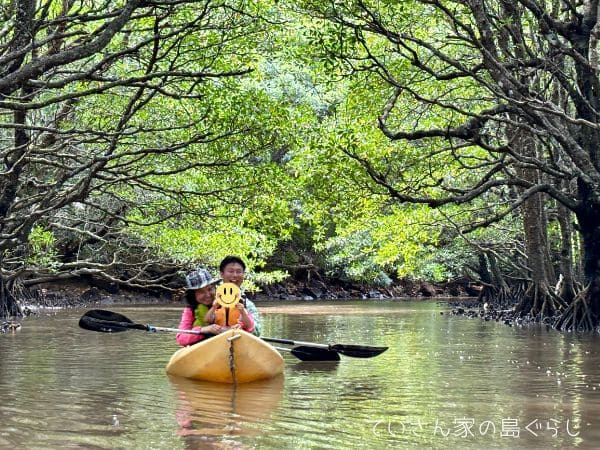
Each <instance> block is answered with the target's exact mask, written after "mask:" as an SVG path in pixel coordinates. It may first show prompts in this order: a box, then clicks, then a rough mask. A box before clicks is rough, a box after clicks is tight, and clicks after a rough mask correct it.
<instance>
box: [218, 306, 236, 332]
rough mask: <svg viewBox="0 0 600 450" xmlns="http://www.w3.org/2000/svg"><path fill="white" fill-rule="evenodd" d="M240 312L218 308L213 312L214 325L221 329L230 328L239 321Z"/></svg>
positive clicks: (233, 309) (234, 309)
mask: <svg viewBox="0 0 600 450" xmlns="http://www.w3.org/2000/svg"><path fill="white" fill-rule="evenodd" d="M240 316H241V314H240V312H239V310H238V309H237V308H225V307H223V306H221V307H219V308H217V309H216V311H215V323H216V324H217V325H221V326H222V327H224V326H227V327H232V326H234V325H237V324H238V323H239V320H240Z"/></svg>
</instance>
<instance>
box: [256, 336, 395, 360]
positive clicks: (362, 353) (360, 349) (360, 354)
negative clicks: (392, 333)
mask: <svg viewBox="0 0 600 450" xmlns="http://www.w3.org/2000/svg"><path fill="white" fill-rule="evenodd" d="M261 339H262V340H264V341H267V342H275V343H278V344H288V345H300V346H302V347H308V348H315V349H317V348H318V349H323V350H329V351H334V352H337V353H341V354H342V355H345V356H352V357H354V358H372V357H373V356H377V355H380V354H382V353H383V352H385V351H386V350H387V349H388V347H370V346H367V345H355V344H315V343H313V342H302V341H291V340H289V339H280V338H270V337H261Z"/></svg>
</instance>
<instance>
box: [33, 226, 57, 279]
mask: <svg viewBox="0 0 600 450" xmlns="http://www.w3.org/2000/svg"><path fill="white" fill-rule="evenodd" d="M55 245H56V238H55V237H54V234H53V233H52V231H49V230H47V229H45V228H44V227H42V226H40V225H37V226H35V227H33V228H32V230H31V233H29V238H28V247H29V252H28V255H27V259H26V264H27V265H28V266H30V267H33V268H35V269H37V270H47V271H50V272H53V271H56V270H57V269H58V268H59V267H60V265H61V263H60V260H59V255H58V252H57V250H56V247H55Z"/></svg>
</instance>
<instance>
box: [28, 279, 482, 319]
mask: <svg viewBox="0 0 600 450" xmlns="http://www.w3.org/2000/svg"><path fill="white" fill-rule="evenodd" d="M260 288H261V291H260V292H258V293H250V297H251V298H252V299H253V300H254V301H256V302H257V303H260V302H261V301H267V300H270V301H272V300H281V301H316V300H343V299H385V298H435V297H440V298H443V297H464V298H470V299H472V300H473V301H476V298H477V296H478V294H479V287H478V286H476V285H473V284H471V283H469V282H468V281H467V280H456V281H453V282H449V283H444V284H435V283H428V282H423V281H413V280H401V281H398V282H396V283H394V284H392V285H391V286H387V287H380V286H371V285H368V284H359V283H348V282H343V281H340V280H327V281H321V280H315V281H310V282H307V281H296V280H288V281H285V282H283V283H279V284H275V285H269V286H261V287H260ZM171 302H172V303H180V302H181V291H178V292H173V291H166V290H165V291H148V290H129V289H122V288H119V287H118V286H114V285H105V284H102V283H99V282H92V283H90V282H89V280H87V281H70V282H61V283H50V284H44V285H39V286H35V287H32V288H30V289H28V290H27V292H25V293H23V297H22V298H21V299H20V300H19V303H20V307H21V310H22V312H23V315H24V316H27V315H29V314H32V313H37V312H38V311H40V310H44V309H49V308H50V309H51V308H68V307H87V306H106V305H111V304H146V303H159V304H164V303H171Z"/></svg>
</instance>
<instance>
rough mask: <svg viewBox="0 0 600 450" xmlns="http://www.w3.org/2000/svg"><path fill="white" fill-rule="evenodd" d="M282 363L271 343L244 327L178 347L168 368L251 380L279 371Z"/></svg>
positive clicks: (207, 378) (212, 377)
mask: <svg viewBox="0 0 600 450" xmlns="http://www.w3.org/2000/svg"><path fill="white" fill-rule="evenodd" d="M231 355H233V359H232V357H231ZM283 366H284V362H283V357H282V356H281V355H280V354H279V352H278V351H277V350H275V349H274V348H273V347H272V346H270V345H269V344H267V343H266V342H264V341H262V340H261V339H259V338H257V337H256V336H254V335H252V334H250V333H247V332H245V331H243V330H229V331H226V332H224V333H221V334H219V335H217V336H215V337H212V338H210V339H206V340H204V341H200V342H198V343H197V344H194V345H190V346H188V347H184V348H181V349H179V350H177V351H176V352H175V353H174V354H173V356H171V359H170V360H169V363H168V364H167V367H166V370H167V373H168V374H170V375H174V376H180V377H184V378H191V379H195V380H204V381H214V382H218V383H234V382H235V383H248V382H251V381H257V380H266V379H269V378H273V377H275V376H277V375H280V374H281V373H282V372H283Z"/></svg>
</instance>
